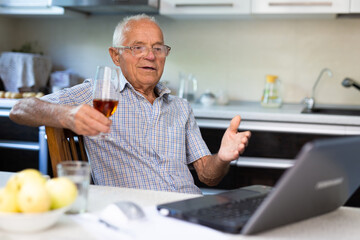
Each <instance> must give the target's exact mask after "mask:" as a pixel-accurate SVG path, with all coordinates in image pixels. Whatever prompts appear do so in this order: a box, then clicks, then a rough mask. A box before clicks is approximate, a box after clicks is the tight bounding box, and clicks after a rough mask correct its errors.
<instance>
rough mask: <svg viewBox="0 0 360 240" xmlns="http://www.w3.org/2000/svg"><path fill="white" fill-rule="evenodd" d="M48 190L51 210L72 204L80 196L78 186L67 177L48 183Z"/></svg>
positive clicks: (51, 180) (54, 179)
mask: <svg viewBox="0 0 360 240" xmlns="http://www.w3.org/2000/svg"><path fill="white" fill-rule="evenodd" d="M46 188H47V190H48V192H49V194H50V198H51V209H57V208H62V207H65V206H68V205H70V204H72V203H73V202H74V201H75V199H76V197H77V194H78V192H77V188H76V185H75V184H74V183H73V182H72V181H71V180H70V179H68V178H66V177H58V178H52V179H50V180H49V181H47V182H46Z"/></svg>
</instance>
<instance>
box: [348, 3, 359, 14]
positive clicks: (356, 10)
mask: <svg viewBox="0 0 360 240" xmlns="http://www.w3.org/2000/svg"><path fill="white" fill-rule="evenodd" d="M350 12H351V13H360V0H351V1H350Z"/></svg>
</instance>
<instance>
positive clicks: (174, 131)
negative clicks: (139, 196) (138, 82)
mask: <svg viewBox="0 0 360 240" xmlns="http://www.w3.org/2000/svg"><path fill="white" fill-rule="evenodd" d="M91 91H92V80H91V79H88V80H85V81H84V82H83V83H82V84H79V85H76V86H74V87H72V88H66V89H63V90H61V91H58V92H55V93H52V94H49V95H46V96H44V97H43V98H42V100H44V101H48V102H52V103H58V104H66V105H72V106H75V105H80V104H89V105H91V106H92V93H91ZM155 91H156V93H157V96H158V97H157V98H156V99H155V101H154V103H153V104H151V103H150V102H149V101H148V100H147V99H146V98H145V97H144V96H142V95H141V94H140V93H138V92H137V91H136V90H135V89H134V88H133V87H132V85H131V84H130V83H129V82H128V81H127V80H126V79H125V78H124V76H123V75H121V77H120V90H119V92H118V94H119V104H118V108H117V110H116V111H115V113H114V114H113V116H112V117H111V120H112V126H111V132H110V134H111V137H112V138H113V139H114V140H95V139H91V138H88V137H86V136H85V145H86V149H87V152H88V155H89V161H90V166H91V169H92V176H93V179H94V183H95V184H98V185H108V186H116V187H129V188H139V189H151V190H162V191H173V192H182V193H193V194H201V191H200V189H199V188H198V187H197V186H196V185H195V184H194V180H193V177H192V175H191V173H190V171H189V168H188V165H189V164H191V163H192V162H194V161H196V160H197V159H199V158H201V157H204V156H206V155H210V151H209V149H208V148H207V146H206V144H205V142H204V140H203V139H202V137H201V133H200V130H199V127H198V126H197V124H196V121H195V117H194V113H193V111H192V108H191V106H190V104H189V103H188V102H187V101H185V100H183V99H181V98H178V97H176V96H173V95H170V94H169V93H170V90H169V89H168V88H166V86H164V85H163V84H161V83H158V84H157V86H156V88H155Z"/></svg>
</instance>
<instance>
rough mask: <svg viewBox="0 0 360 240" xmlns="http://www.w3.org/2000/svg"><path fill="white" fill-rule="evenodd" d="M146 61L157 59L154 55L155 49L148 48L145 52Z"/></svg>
mask: <svg viewBox="0 0 360 240" xmlns="http://www.w3.org/2000/svg"><path fill="white" fill-rule="evenodd" d="M144 57H145V58H146V59H155V54H154V49H152V48H147V51H146V52H145V56H144Z"/></svg>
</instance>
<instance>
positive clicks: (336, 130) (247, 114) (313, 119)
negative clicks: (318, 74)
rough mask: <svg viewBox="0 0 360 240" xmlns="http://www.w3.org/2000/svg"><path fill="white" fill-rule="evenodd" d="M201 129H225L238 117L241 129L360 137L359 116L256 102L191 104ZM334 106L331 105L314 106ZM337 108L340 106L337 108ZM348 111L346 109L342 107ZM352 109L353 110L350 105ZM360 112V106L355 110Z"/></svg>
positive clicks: (295, 105)
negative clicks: (306, 111)
mask: <svg viewBox="0 0 360 240" xmlns="http://www.w3.org/2000/svg"><path fill="white" fill-rule="evenodd" d="M192 107H193V110H194V114H195V118H196V120H197V122H198V124H199V126H200V127H209V128H227V127H228V125H229V120H230V119H232V118H233V117H234V116H235V115H240V116H241V118H242V122H241V125H240V129H248V130H262V131H267V130H268V131H280V132H299V133H302V132H304V133H319V134H338V135H359V134H360V117H359V116H345V115H325V114H308V113H306V114H304V113H301V111H302V110H303V108H304V105H302V104H283V106H282V107H281V108H264V107H262V106H261V105H260V103H259V102H230V104H229V105H225V106H219V105H214V106H209V107H207V106H202V105H200V104H193V105H192ZM317 107H334V105H332V106H330V105H317ZM338 107H340V106H338ZM341 107H343V108H348V107H349V106H341ZM352 108H355V107H353V106H352ZM358 109H360V106H359V107H358Z"/></svg>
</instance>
